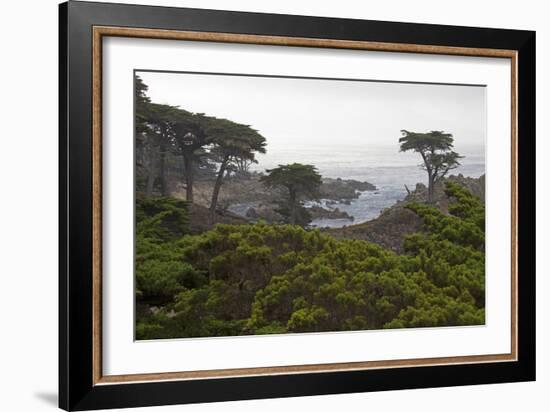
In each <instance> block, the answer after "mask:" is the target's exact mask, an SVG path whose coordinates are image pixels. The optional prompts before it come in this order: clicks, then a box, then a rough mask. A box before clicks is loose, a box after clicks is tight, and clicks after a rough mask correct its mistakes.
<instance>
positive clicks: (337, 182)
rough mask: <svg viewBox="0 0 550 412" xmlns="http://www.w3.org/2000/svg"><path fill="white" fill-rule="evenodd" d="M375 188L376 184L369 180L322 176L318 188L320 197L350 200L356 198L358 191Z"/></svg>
mask: <svg viewBox="0 0 550 412" xmlns="http://www.w3.org/2000/svg"><path fill="white" fill-rule="evenodd" d="M367 190H376V186H374V185H373V184H372V183H369V182H360V181H358V180H353V179H340V178H338V179H331V178H324V179H323V184H322V185H321V188H320V189H319V192H320V194H321V195H320V197H321V198H322V199H330V200H347V201H349V200H351V199H357V198H358V197H359V194H360V192H365V191H367Z"/></svg>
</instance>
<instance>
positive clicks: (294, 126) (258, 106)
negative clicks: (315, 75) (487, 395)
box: [137, 72, 486, 152]
mask: <svg viewBox="0 0 550 412" xmlns="http://www.w3.org/2000/svg"><path fill="white" fill-rule="evenodd" d="M137 74H138V75H139V76H140V77H141V78H142V80H143V81H144V82H145V83H146V84H147V85H148V86H149V92H148V94H149V96H150V97H151V99H152V101H154V102H155V103H164V104H170V105H175V106H180V107H181V108H183V109H185V110H188V111H191V112H200V113H205V114H207V115H210V116H216V117H222V118H227V119H229V120H232V121H236V122H239V123H243V124H249V125H251V126H252V127H254V128H255V129H257V130H259V132H260V133H261V134H262V135H263V136H264V137H265V138H266V139H267V141H268V149H269V148H270V147H272V148H275V147H286V146H289V145H297V146H302V145H311V144H315V145H333V144H334V143H338V144H345V145H361V146H363V145H369V146H388V147H390V146H391V147H395V148H396V149H397V148H398V142H397V140H398V138H399V137H400V130H401V129H407V130H411V131H418V132H425V131H429V130H444V131H446V132H450V133H452V134H453V135H454V137H455V147H456V149H457V150H458V151H459V152H460V151H461V148H462V150H466V151H468V152H471V151H472V149H473V148H475V149H474V150H476V151H477V150H481V151H482V152H483V150H484V145H485V134H486V131H485V128H486V124H485V117H486V110H485V88H484V87H478V86H448V85H426V84H403V83H377V82H368V81H335V80H316V79H315V80H314V79H286V78H269V77H251V76H227V75H209V74H187V73H156V72H137Z"/></svg>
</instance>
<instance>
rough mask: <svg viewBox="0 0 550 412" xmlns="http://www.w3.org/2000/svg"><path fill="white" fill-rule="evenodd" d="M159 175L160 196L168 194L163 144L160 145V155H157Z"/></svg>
mask: <svg viewBox="0 0 550 412" xmlns="http://www.w3.org/2000/svg"><path fill="white" fill-rule="evenodd" d="M159 163H160V165H159V175H160V191H161V194H162V196H169V195H170V194H169V193H168V183H167V181H166V147H165V145H161V146H160V156H159Z"/></svg>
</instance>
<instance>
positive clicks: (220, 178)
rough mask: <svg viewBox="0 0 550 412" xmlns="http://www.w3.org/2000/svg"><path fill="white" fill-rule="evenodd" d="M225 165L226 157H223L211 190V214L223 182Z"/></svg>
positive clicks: (216, 204) (214, 208) (213, 211)
mask: <svg viewBox="0 0 550 412" xmlns="http://www.w3.org/2000/svg"><path fill="white" fill-rule="evenodd" d="M226 167H227V159H224V160H223V162H222V163H221V165H220V170H219V171H218V176H217V177H216V182H215V183H214V191H213V192H212V202H210V213H212V214H214V213H215V212H216V206H218V196H219V194H220V189H221V187H222V184H223V175H224V174H225V169H226Z"/></svg>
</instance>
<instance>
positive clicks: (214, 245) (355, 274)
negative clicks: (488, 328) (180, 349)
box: [137, 184, 485, 339]
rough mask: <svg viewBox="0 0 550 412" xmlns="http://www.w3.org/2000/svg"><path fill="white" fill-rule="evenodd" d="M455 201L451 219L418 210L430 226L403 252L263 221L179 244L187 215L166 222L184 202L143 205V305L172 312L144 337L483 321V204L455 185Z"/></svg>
mask: <svg viewBox="0 0 550 412" xmlns="http://www.w3.org/2000/svg"><path fill="white" fill-rule="evenodd" d="M447 193H448V195H449V196H451V197H452V198H454V199H455V200H456V201H455V202H454V203H453V204H452V205H451V206H450V207H449V214H445V213H443V212H441V211H439V210H438V209H436V208H435V207H433V206H427V205H423V204H411V205H409V206H408V207H409V208H410V209H411V210H413V211H414V212H415V213H417V214H418V215H419V216H420V217H421V218H422V219H423V222H424V230H423V231H422V232H419V233H416V234H413V235H410V236H408V237H407V239H406V241H405V250H406V253H405V254H403V255H398V254H395V253H394V252H392V251H389V250H386V249H383V248H381V247H379V246H377V245H375V244H371V243H368V242H365V241H362V240H347V239H343V240H339V239H335V238H332V237H330V236H329V235H327V234H324V233H321V232H320V231H319V230H306V229H304V228H301V227H299V226H293V225H268V224H265V223H261V222H260V223H256V224H249V225H218V226H216V227H215V228H214V229H212V230H210V231H207V232H205V233H202V234H200V235H196V236H189V235H185V236H177V235H176V233H185V230H184V225H179V224H175V223H174V222H176V221H180V220H179V219H182V218H183V215H181V216H180V218H178V219H174V218H173V216H174V215H173V214H172V215H171V216H172V218H170V219H167V218H166V217H167V216H168V215H167V214H164V213H166V212H167V211H170V213H174V207H176V205H175V204H172V203H170V202H168V203H167V204H166V205H165V206H164V207H163V208H160V209H159V208H157V207H156V206H155V205H148V204H147V205H146V204H144V205H141V207H142V208H143V213H144V218H143V221H142V222H146V223H143V224H142V225H141V226H140V225H139V224H138V245H137V248H138V257H139V258H140V259H142V261H141V262H140V263H139V265H138V271H137V273H138V288H139V295H138V299H139V301H140V302H145V303H147V301H148V300H149V302H153V301H155V300H156V301H157V302H158V301H162V302H163V306H162V307H161V309H160V310H159V311H158V312H156V313H155V314H154V315H151V314H147V313H145V314H141V315H139V316H138V336H141V337H144V338H147V339H151V338H173V337H191V336H227V335H245V334H269V333H286V332H294V333H297V332H321V331H344V330H357V329H382V328H405V327H425V326H451V325H474V324H483V323H484V320H485V312H484V307H485V298H484V297H485V256H484V245H485V235H484V221H485V217H484V213H485V212H484V207H483V204H482V203H481V202H480V201H479V200H478V199H477V198H475V197H474V196H472V195H471V194H470V193H469V192H468V191H467V190H465V189H463V188H462V187H460V186H458V185H456V184H448V186H447ZM160 202H166V200H162V201H160ZM146 211H148V213H146ZM176 215H177V213H176ZM159 216H161V217H160V218H159ZM153 219H154V221H153ZM183 220H184V219H183ZM183 220H181V221H180V222H183ZM174 225H175V226H174ZM175 227H178V228H179V229H178V230H181V232H177V231H176V230H174V229H175Z"/></svg>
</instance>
